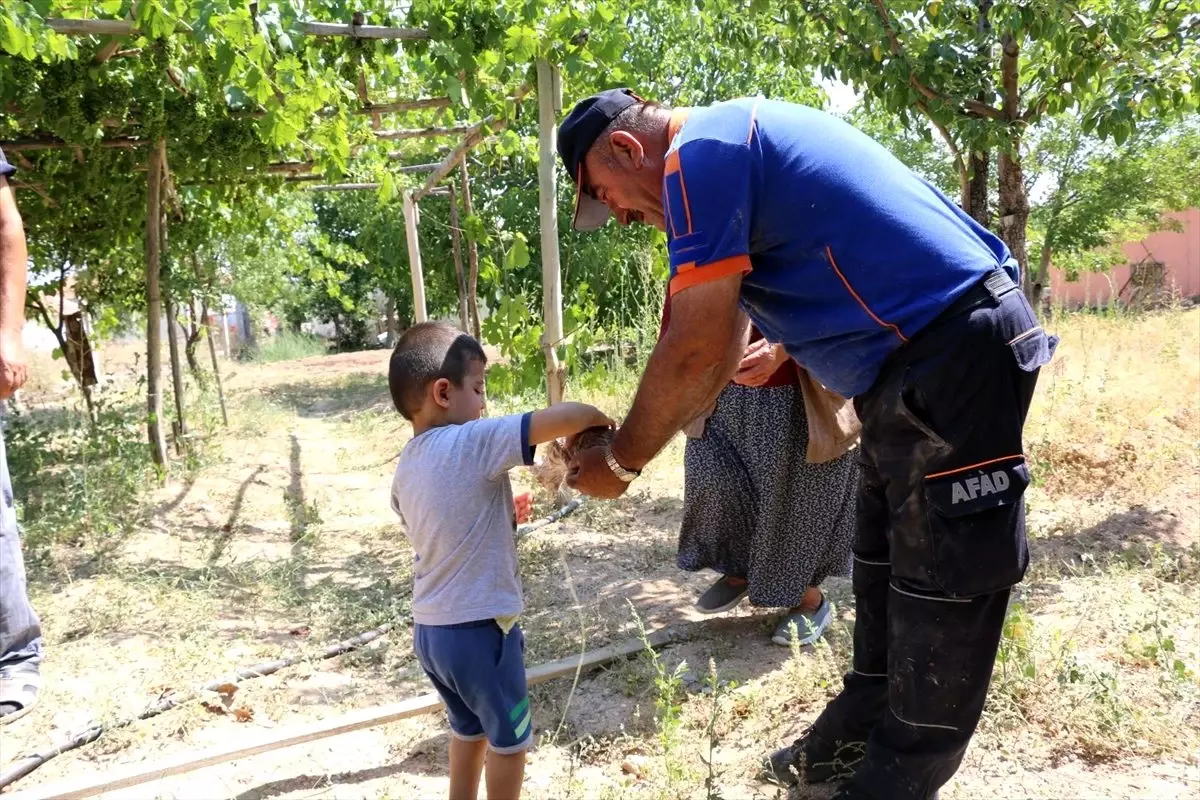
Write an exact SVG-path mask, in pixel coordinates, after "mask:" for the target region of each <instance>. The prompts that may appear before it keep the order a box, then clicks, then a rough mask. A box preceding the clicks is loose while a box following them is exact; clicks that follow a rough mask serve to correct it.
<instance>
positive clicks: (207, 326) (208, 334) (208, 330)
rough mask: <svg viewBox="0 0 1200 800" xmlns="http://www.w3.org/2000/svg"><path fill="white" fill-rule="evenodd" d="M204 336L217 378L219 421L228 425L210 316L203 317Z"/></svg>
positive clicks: (214, 375)
mask: <svg viewBox="0 0 1200 800" xmlns="http://www.w3.org/2000/svg"><path fill="white" fill-rule="evenodd" d="M204 338H205V339H208V355H209V357H210V358H211V359H212V365H213V377H215V378H216V379H217V400H218V401H219V402H220V403H221V421H222V422H223V423H225V427H226V428H228V427H229V412H228V411H226V410H225V388H224V387H223V386H222V385H221V367H220V365H219V364H218V363H217V345H216V344H215V343H214V342H213V330H212V323H211V322H210V317H208V316H205V317H204Z"/></svg>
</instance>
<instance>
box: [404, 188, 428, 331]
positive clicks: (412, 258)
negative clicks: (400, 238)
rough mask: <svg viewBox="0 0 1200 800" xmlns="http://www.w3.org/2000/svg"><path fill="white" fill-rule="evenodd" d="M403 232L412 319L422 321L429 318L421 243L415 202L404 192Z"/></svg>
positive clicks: (409, 194)
mask: <svg viewBox="0 0 1200 800" xmlns="http://www.w3.org/2000/svg"><path fill="white" fill-rule="evenodd" d="M404 234H405V238H406V239H408V266H409V269H410V271H411V272H412V287H413V319H414V320H415V321H416V322H418V323H421V322H424V321H426V320H427V319H429V314H428V312H427V311H426V310H425V275H424V273H423V272H422V271H421V245H420V243H419V242H418V241H417V204H416V203H414V202H413V199H412V194H411V193H409V192H405V193H404Z"/></svg>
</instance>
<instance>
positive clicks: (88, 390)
mask: <svg viewBox="0 0 1200 800" xmlns="http://www.w3.org/2000/svg"><path fill="white" fill-rule="evenodd" d="M59 285H60V287H61V285H62V284H61V283H60V284H59ZM59 291H60V292H61V291H62V289H61V288H60V289H59ZM25 302H26V304H28V305H30V306H32V307H33V308H34V310H36V311H37V312H38V315H39V316H40V317H41V318H42V322H43V323H45V325H46V328H47V329H49V331H50V332H51V333H52V334H54V339H55V341H57V342H58V349H59V350H60V351H61V352H62V354H63V358H66V355H67V350H68V349H69V348H70V345H69V344H68V342H67V337H66V334H65V333H64V331H63V327H64V325H63V318H62V317H61V316H60V317H59V318H58V324H57V325H55V324H54V322H53V321H52V320H51V319H50V311H49V310H48V309H47V308H46V304H45V303H43V302H42V301H41V298H39V297H37V296H35V295H33V294H29V295H27V296H26V298H25ZM59 307H60V308H61V307H62V302H61V300H60V302H59ZM69 372H70V373H71V377H72V378H74V379H75V385H76V386H78V387H79V391H80V393H81V394H82V395H83V404H84V406H85V407H86V408H87V412H88V419H89V420H90V421H91V424H93V425H95V424H96V408H95V405H94V404H93V401H92V387H90V386H88V384H87V382H86V381H85V380H84V378H83V374H82V373H81V372H77V371H76V370H75V369H70V370H69Z"/></svg>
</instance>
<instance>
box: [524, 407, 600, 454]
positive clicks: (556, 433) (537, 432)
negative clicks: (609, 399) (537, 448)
mask: <svg viewBox="0 0 1200 800" xmlns="http://www.w3.org/2000/svg"><path fill="white" fill-rule="evenodd" d="M610 424H612V420H610V419H609V418H608V417H606V416H604V413H603V412H601V411H600V410H599V409H596V408H594V407H592V406H589V405H587V404H586V403H571V402H566V403H557V404H555V405H552V406H550V407H549V408H543V409H541V410H540V411H535V412H533V417H532V418H531V419H530V421H529V443H530V444H542V443H544V442H549V441H551V440H553V439H562V438H564V437H567V436H574V435H575V434H577V433H581V432H582V431H585V430H587V429H588V428H594V427H599V426H602V425H610Z"/></svg>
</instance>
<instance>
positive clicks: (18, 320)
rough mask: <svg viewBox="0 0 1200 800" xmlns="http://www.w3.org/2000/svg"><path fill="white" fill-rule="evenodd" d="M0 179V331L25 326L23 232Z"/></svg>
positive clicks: (10, 192) (14, 330)
mask: <svg viewBox="0 0 1200 800" xmlns="http://www.w3.org/2000/svg"><path fill="white" fill-rule="evenodd" d="M6 184H7V181H2V180H0V330H4V331H6V332H9V333H20V331H21V329H22V328H23V327H24V326H25V277H26V276H25V262H26V260H27V253H26V250H25V231H24V228H23V227H22V225H21V215H20V214H18V213H17V206H16V203H15V202H13V198H12V189H11V188H9V187H8V186H7V185H6Z"/></svg>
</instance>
